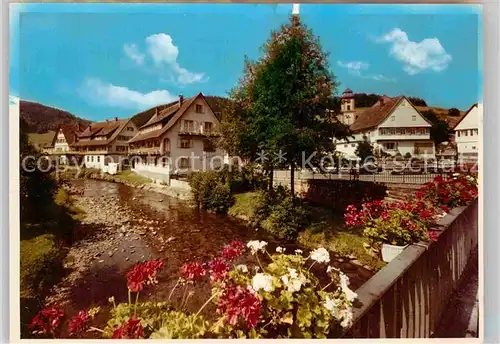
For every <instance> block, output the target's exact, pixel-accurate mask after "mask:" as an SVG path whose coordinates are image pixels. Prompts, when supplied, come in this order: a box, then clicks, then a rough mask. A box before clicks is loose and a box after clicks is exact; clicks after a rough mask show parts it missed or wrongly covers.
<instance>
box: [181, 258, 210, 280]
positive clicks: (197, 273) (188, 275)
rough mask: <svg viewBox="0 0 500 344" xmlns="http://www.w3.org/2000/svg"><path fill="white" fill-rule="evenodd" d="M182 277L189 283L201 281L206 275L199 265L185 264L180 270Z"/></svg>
mask: <svg viewBox="0 0 500 344" xmlns="http://www.w3.org/2000/svg"><path fill="white" fill-rule="evenodd" d="M181 274H182V276H183V277H184V278H185V279H187V280H190V281H196V280H201V279H203V277H204V276H205V274H206V271H205V269H204V268H203V266H201V264H200V263H196V262H195V263H187V264H184V265H183V266H182V268H181Z"/></svg>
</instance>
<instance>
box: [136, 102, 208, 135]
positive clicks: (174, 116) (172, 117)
mask: <svg viewBox="0 0 500 344" xmlns="http://www.w3.org/2000/svg"><path fill="white" fill-rule="evenodd" d="M200 96H201V97H203V94H202V93H199V94H198V95H196V96H194V97H191V98H188V99H186V100H184V101H183V103H182V105H181V106H180V107H179V105H178V104H175V105H172V106H171V107H169V108H166V109H165V110H163V111H161V112H160V114H158V116H153V117H152V118H151V120H149V121H148V123H146V124H145V125H143V126H142V127H141V129H144V128H146V127H148V126H150V125H153V124H157V123H159V122H161V121H163V120H166V121H167V122H166V124H165V125H164V126H163V127H162V128H161V129H158V130H154V131H150V132H148V133H140V132H139V133H137V134H136V135H135V136H134V137H133V138H132V139H131V140H129V141H128V142H129V143H134V142H138V141H144V140H149V139H152V138H157V137H159V136H161V135H163V134H164V133H165V132H166V131H167V130H168V129H170V128H171V127H172V126H173V125H174V124H175V122H177V120H178V119H179V117H181V116H182V115H183V114H184V112H186V110H187V109H188V108H189V107H190V106H191V104H192V103H193V101H194V100H195V99H197V98H198V97H200ZM155 117H156V118H155Z"/></svg>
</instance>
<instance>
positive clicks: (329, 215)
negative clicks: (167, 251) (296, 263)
mask: <svg viewBox="0 0 500 344" xmlns="http://www.w3.org/2000/svg"><path fill="white" fill-rule="evenodd" d="M257 196H258V193H257V192H245V193H240V194H235V195H234V198H235V203H234V205H233V206H232V207H231V208H230V209H229V212H228V214H229V215H231V216H234V217H238V218H242V219H245V220H248V219H250V218H251V217H252V214H253V212H254V207H255V205H256V204H257V202H256V197H257ZM308 208H309V210H310V212H311V213H310V217H311V219H312V223H311V224H310V225H309V226H308V227H307V228H305V229H304V230H303V231H301V232H300V233H299V235H298V238H297V241H298V243H299V244H300V245H302V246H304V247H306V248H309V249H315V248H318V247H324V248H326V249H328V250H330V251H331V252H336V253H338V254H339V255H340V256H344V257H349V256H355V257H356V259H357V260H359V261H360V262H361V263H362V264H363V265H367V266H369V267H370V269H372V270H374V271H377V270H379V269H380V268H381V267H383V266H384V262H383V261H382V260H381V259H380V258H378V257H375V256H373V255H372V254H370V253H369V252H368V251H367V250H366V249H365V247H364V244H365V243H366V238H365V237H363V233H362V232H361V231H359V230H353V229H350V228H347V227H346V226H345V222H344V218H343V217H342V216H341V215H339V214H335V213H334V212H333V211H331V210H329V209H326V208H324V207H319V206H314V205H311V206H309V207H308Z"/></svg>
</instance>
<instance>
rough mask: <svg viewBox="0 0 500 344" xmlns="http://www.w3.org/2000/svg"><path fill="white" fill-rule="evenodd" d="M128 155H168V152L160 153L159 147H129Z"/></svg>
mask: <svg viewBox="0 0 500 344" xmlns="http://www.w3.org/2000/svg"><path fill="white" fill-rule="evenodd" d="M128 152H129V154H153V155H154V154H158V155H161V154H168V153H169V151H162V149H161V148H160V147H134V148H132V147H129V149H128Z"/></svg>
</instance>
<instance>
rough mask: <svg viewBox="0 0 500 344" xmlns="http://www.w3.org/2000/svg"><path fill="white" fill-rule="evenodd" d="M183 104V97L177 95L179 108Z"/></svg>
mask: <svg viewBox="0 0 500 344" xmlns="http://www.w3.org/2000/svg"><path fill="white" fill-rule="evenodd" d="M183 102H184V97H183V96H182V94H179V106H181V105H182V103H183Z"/></svg>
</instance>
